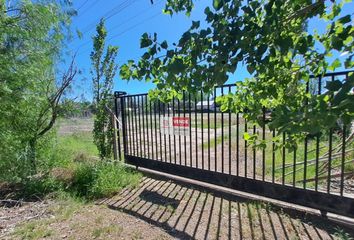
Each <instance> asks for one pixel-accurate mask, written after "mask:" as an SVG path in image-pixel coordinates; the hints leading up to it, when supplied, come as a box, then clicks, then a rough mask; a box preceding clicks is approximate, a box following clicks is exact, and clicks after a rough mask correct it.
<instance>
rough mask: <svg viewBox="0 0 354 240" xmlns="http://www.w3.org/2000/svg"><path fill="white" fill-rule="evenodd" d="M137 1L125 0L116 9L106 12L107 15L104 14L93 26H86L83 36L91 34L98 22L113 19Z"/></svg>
mask: <svg viewBox="0 0 354 240" xmlns="http://www.w3.org/2000/svg"><path fill="white" fill-rule="evenodd" d="M136 1H137V0H125V1H123V2H122V3H120V4H118V5H117V6H116V7H114V8H113V9H111V10H110V11H108V12H106V13H105V14H103V16H101V17H100V18H99V19H96V20H95V21H94V22H92V23H91V24H89V25H88V26H86V27H85V28H84V29H83V33H82V34H85V33H87V32H89V31H90V30H91V29H93V28H94V27H96V24H97V23H98V21H100V19H102V18H103V19H105V20H108V19H110V18H111V17H113V16H115V15H117V14H118V13H120V12H122V11H123V10H124V9H126V8H128V7H129V6H131V5H132V4H134V3H135V2H136Z"/></svg>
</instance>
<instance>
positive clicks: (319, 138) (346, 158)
mask: <svg viewBox="0 0 354 240" xmlns="http://www.w3.org/2000/svg"><path fill="white" fill-rule="evenodd" d="M348 74H349V72H339V73H330V74H326V75H324V76H320V77H313V78H312V79H311V81H310V82H309V83H308V84H307V91H308V92H310V93H311V94H322V93H324V91H325V88H324V85H325V84H326V82H327V81H333V80H341V81H345V79H346V78H347V76H348ZM236 90H237V89H236V86H235V85H233V84H231V85H224V86H220V87H216V88H215V89H214V90H213V92H212V93H203V92H199V94H198V95H194V96H192V95H191V94H190V93H187V92H184V93H183V98H182V99H181V100H180V99H173V100H172V101H171V102H170V103H163V102H160V101H150V100H149V98H148V95H147V94H136V95H121V94H119V93H117V94H116V102H115V103H116V114H117V116H118V117H119V118H120V121H121V123H122V124H121V126H122V127H121V129H120V130H119V131H118V145H119V148H118V149H119V156H120V157H121V158H124V159H125V161H126V163H128V164H133V165H136V166H140V167H145V168H149V169H153V170H157V171H161V172H166V173H171V174H175V175H179V176H183V177H188V178H191V179H196V180H201V181H204V182H208V183H213V184H217V185H221V186H224V187H229V188H232V189H237V190H241V191H245V192H249V193H254V194H258V195H261V196H265V197H270V198H274V199H279V200H283V201H287V202H291V203H297V204H301V205H304V206H309V207H313V208H317V209H319V210H321V211H322V213H325V212H327V211H328V212H334V213H338V214H342V215H346V216H351V217H354V151H353V150H354V143H353V139H352V138H353V137H352V135H351V136H349V134H350V133H351V131H349V130H350V126H345V125H343V124H342V123H340V122H338V126H337V127H336V128H332V129H323V130H322V131H321V134H317V135H315V136H310V135H309V136H307V137H306V138H305V140H304V141H303V142H301V143H298V145H297V147H296V149H291V150H289V149H287V148H285V147H280V148H279V147H277V144H276V143H275V142H273V137H275V136H277V133H276V132H275V131H272V130H270V129H269V128H268V126H267V124H266V121H265V120H266V118H267V117H268V115H267V113H266V111H263V113H262V114H261V118H262V119H263V121H261V122H263V124H260V125H259V124H256V123H252V122H247V121H246V119H245V118H244V117H243V114H242V113H233V112H231V111H228V112H221V111H220V108H219V106H217V104H216V103H215V101H214V99H215V97H216V96H222V95H224V94H228V93H230V92H235V91H236ZM245 133H249V134H257V135H258V136H259V138H260V139H261V140H262V142H263V143H265V144H266V148H256V147H253V145H252V144H249V142H248V141H247V140H245V138H244V134H245ZM280 138H281V141H282V142H283V143H286V141H287V134H281V136H280Z"/></svg>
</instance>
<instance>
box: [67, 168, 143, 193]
mask: <svg viewBox="0 0 354 240" xmlns="http://www.w3.org/2000/svg"><path fill="white" fill-rule="evenodd" d="M140 179H141V174H140V173H138V172H136V171H134V170H131V169H129V168H128V167H126V166H124V165H122V164H113V163H108V162H100V163H97V164H88V163H80V164H78V165H77V169H76V170H75V174H74V181H73V184H72V186H71V191H72V192H74V193H75V194H77V195H78V196H82V197H87V198H90V199H93V198H99V197H108V196H111V195H113V194H114V193H117V192H118V191H120V190H121V189H122V188H124V187H128V186H129V187H135V186H136V185H137V184H138V183H139V181H140Z"/></svg>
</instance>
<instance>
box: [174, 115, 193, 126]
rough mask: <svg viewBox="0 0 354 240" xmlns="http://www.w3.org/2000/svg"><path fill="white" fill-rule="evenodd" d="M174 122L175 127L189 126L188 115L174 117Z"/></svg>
mask: <svg viewBox="0 0 354 240" xmlns="http://www.w3.org/2000/svg"><path fill="white" fill-rule="evenodd" d="M172 122H173V126H174V127H189V118H188V117H173V118H172Z"/></svg>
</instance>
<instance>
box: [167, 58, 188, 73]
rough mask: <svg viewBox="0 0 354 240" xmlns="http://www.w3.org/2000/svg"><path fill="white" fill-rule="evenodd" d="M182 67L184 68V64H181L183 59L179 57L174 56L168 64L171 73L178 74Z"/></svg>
mask: <svg viewBox="0 0 354 240" xmlns="http://www.w3.org/2000/svg"><path fill="white" fill-rule="evenodd" d="M184 69H185V66H184V64H183V60H182V59H180V58H176V59H175V60H174V61H173V62H172V63H171V65H170V66H169V70H170V71H171V73H174V74H179V73H181V72H182V71H183V70H184Z"/></svg>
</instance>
